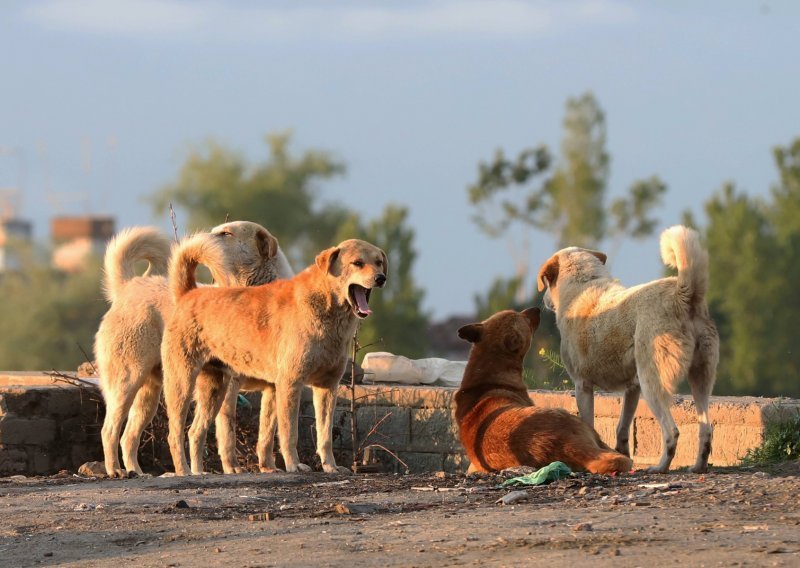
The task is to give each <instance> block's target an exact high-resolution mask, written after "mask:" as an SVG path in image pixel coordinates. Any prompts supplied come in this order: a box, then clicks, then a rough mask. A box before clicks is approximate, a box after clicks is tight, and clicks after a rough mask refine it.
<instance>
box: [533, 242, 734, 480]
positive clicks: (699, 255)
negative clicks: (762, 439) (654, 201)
mask: <svg viewBox="0 0 800 568" xmlns="http://www.w3.org/2000/svg"><path fill="white" fill-rule="evenodd" d="M661 258H662V260H663V261H664V263H665V264H666V265H667V266H671V267H673V268H677V269H678V276H677V277H670V278H662V279H659V280H654V281H652V282H649V283H647V284H641V285H639V286H634V287H633V288H625V287H623V286H622V285H621V284H619V282H618V281H616V280H614V279H613V278H612V277H611V274H610V273H609V271H608V269H607V268H606V266H605V261H606V255H605V254H603V253H601V252H596V251H589V250H585V249H581V248H577V247H570V248H565V249H562V250H560V251H558V252H557V253H556V254H554V255H553V256H552V257H550V259H549V260H548V261H547V262H545V263H544V265H542V267H541V269H540V271H539V278H538V284H539V291H542V290H544V289H547V292H546V293H545V296H544V304H545V306H546V307H548V308H549V309H551V310H553V311H554V312H555V314H556V324H557V325H558V329H559V331H560V332H561V358H562V359H563V361H564V365H565V366H566V368H567V372H568V373H569V375H570V377H572V380H573V381H574V383H575V396H576V399H577V403H578V411H579V412H580V415H581V418H582V419H583V420H585V421H586V422H587V423H588V424H589V425H591V426H593V425H594V394H593V389H594V387H595V386H596V387H599V388H600V389H603V390H607V391H624V392H625V394H624V399H623V409H622V415H621V417H620V420H619V425H618V427H617V445H616V450H617V451H619V452H621V453H623V454H625V455H630V452H629V448H628V433H629V431H630V426H631V421H632V420H633V416H634V413H635V412H636V405H637V403H638V401H639V395H640V393H641V394H642V395H643V396H644V399H645V400H646V401H647V404H648V405H649V406H650V410H651V411H652V412H653V415H654V416H655V417H656V420H658V422H659V425H660V426H661V434H662V439H663V451H662V455H661V460H660V461H659V463H658V465H656V466H654V467H651V468H649V470H648V471H651V472H658V473H664V472H666V471H667V470H668V469H669V465H670V463H671V462H672V458H673V457H674V456H675V448H676V444H677V439H678V428H677V426H676V425H675V421H674V420H673V418H672V415H671V413H670V405H671V404H672V402H673V398H672V395H673V394H674V393H675V390H676V388H677V385H678V383H679V382H680V381H681V380H682V379H683V378H684V377H688V381H689V386H690V387H691V390H692V396H693V397H694V402H695V406H696V410H697V418H698V422H699V425H700V428H699V430H700V438H699V448H698V453H697V460H696V462H695V465H694V467H693V468H692V471H694V472H698V473H699V472H705V471H707V469H708V456H709V454H710V453H711V435H712V427H711V424H710V422H709V419H708V399H709V396H710V395H711V389H712V388H713V386H714V380H715V378H716V368H717V362H718V361H719V336H718V335H717V330H716V328H715V327H714V322H713V321H712V320H711V318H710V317H709V314H708V307H707V306H706V303H705V295H706V290H707V288H708V254H707V253H706V251H705V250H703V248H702V247H701V245H700V239H699V236H698V234H697V233H696V232H695V231H693V230H691V229H688V228H686V227H682V226H674V227H671V228H669V229H667V230H666V231H664V232H663V233H662V235H661Z"/></svg>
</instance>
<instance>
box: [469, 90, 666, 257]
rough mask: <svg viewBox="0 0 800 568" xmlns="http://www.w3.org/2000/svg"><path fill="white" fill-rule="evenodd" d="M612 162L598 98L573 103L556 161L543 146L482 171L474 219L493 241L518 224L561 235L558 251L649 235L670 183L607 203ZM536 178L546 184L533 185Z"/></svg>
mask: <svg viewBox="0 0 800 568" xmlns="http://www.w3.org/2000/svg"><path fill="white" fill-rule="evenodd" d="M609 162H610V158H609V155H608V152H607V151H606V125H605V115H604V113H603V111H602V109H601V108H600V105H599V104H598V102H597V100H596V99H595V97H594V96H593V95H592V94H591V93H586V94H584V95H582V96H581V97H579V98H577V99H569V100H568V101H567V106H566V114H565V117H564V137H563V139H562V141H561V157H560V159H559V160H558V161H555V160H554V159H553V157H552V153H551V152H550V150H549V149H548V148H547V147H546V146H538V147H536V148H533V149H530V148H529V149H525V150H523V151H522V152H520V154H519V156H518V157H517V158H516V159H515V160H509V159H507V158H506V157H505V154H504V153H503V151H502V150H498V151H497V152H496V154H495V157H494V160H492V161H491V162H489V163H483V162H482V163H480V164H479V165H478V180H477V181H476V182H475V183H474V184H472V185H471V186H469V187H468V188H467V194H468V196H469V200H470V203H472V205H473V206H474V207H475V208H476V210H477V212H476V214H475V215H474V216H473V220H474V221H475V222H476V224H477V225H478V226H479V227H480V228H481V229H482V230H483V231H484V232H486V233H487V234H488V235H489V236H492V237H497V236H500V235H502V234H504V233H505V232H506V231H507V230H508V229H509V228H510V227H511V226H512V225H520V224H521V225H522V226H523V227H525V228H528V229H540V230H543V231H546V232H548V233H551V234H553V235H555V236H556V239H557V241H558V246H559V247H561V246H568V245H576V246H583V247H589V248H594V247H597V246H598V245H599V244H600V243H601V242H602V241H603V240H604V239H606V238H609V237H617V238H620V237H623V236H630V237H632V238H643V237H647V236H649V235H650V234H652V232H653V230H654V228H655V225H656V221H655V220H654V219H652V218H650V217H648V215H649V214H650V212H651V211H652V210H653V209H654V208H655V207H656V206H657V205H658V204H659V202H660V200H661V197H662V195H663V194H664V192H665V191H666V185H665V184H664V183H663V182H662V181H661V180H659V179H658V178H657V177H651V178H649V179H646V180H640V181H636V182H634V184H633V185H632V186H631V188H630V190H629V193H628V196H627V197H626V198H617V199H615V200H614V201H613V202H612V203H611V204H608V205H607V204H606V198H607V196H606V193H607V183H608V173H609ZM554 164H555V166H554ZM548 174H549V175H548ZM536 179H541V180H542V181H541V183H539V184H536V185H532V184H531V183H529V182H532V181H534V180H536ZM609 217H610V218H611V219H612V220H613V221H614V223H613V225H612V226H610V227H609V226H608V224H607V220H608V218H609Z"/></svg>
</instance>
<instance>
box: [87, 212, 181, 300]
mask: <svg viewBox="0 0 800 568" xmlns="http://www.w3.org/2000/svg"><path fill="white" fill-rule="evenodd" d="M170 247H171V245H170V241H169V238H168V237H167V236H166V235H165V234H163V233H162V232H161V231H159V230H158V229H156V228H155V227H131V228H129V229H123V230H121V231H120V232H119V233H117V234H116V236H115V237H114V238H113V239H111V241H110V242H109V243H108V246H107V247H106V254H105V257H104V259H103V290H104V292H105V295H106V298H107V299H108V301H109V302H113V301H114V300H115V299H116V298H117V297H119V294H120V292H121V291H122V287H123V286H124V285H125V283H126V282H127V281H128V280H130V279H132V278H134V277H135V276H136V270H135V264H136V262H137V261H140V260H146V261H147V262H148V264H149V266H148V267H147V270H145V272H144V276H158V275H165V274H166V273H167V263H168V262H169V254H170Z"/></svg>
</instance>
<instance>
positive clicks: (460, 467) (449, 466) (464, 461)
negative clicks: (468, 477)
mask: <svg viewBox="0 0 800 568" xmlns="http://www.w3.org/2000/svg"><path fill="white" fill-rule="evenodd" d="M468 468H469V459H468V458H467V454H462V453H458V454H445V456H444V465H443V470H444V471H446V472H448V473H464V472H466V471H467V469H468Z"/></svg>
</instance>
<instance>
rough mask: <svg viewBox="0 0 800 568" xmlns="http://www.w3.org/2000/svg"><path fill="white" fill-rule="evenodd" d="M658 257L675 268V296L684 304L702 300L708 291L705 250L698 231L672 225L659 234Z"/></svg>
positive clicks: (696, 302) (697, 302) (694, 303)
mask: <svg viewBox="0 0 800 568" xmlns="http://www.w3.org/2000/svg"><path fill="white" fill-rule="evenodd" d="M661 260H663V261H664V264H666V265H667V266H670V267H672V268H677V269H678V297H679V298H680V299H681V300H682V301H683V302H684V303H686V304H687V305H697V304H699V303H702V302H703V301H704V300H705V296H706V291H707V290H708V253H707V252H706V251H705V249H703V247H702V245H701V244H700V235H698V234H697V231H695V230H694V229H690V228H688V227H684V226H683V225H675V226H673V227H670V228H669V229H667V230H665V231H664V232H663V233H661Z"/></svg>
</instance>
